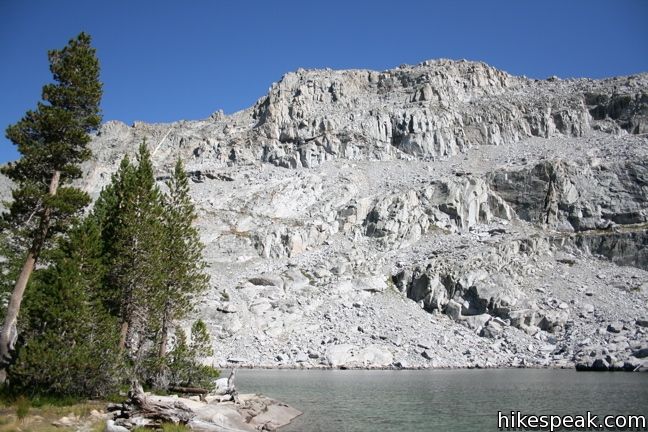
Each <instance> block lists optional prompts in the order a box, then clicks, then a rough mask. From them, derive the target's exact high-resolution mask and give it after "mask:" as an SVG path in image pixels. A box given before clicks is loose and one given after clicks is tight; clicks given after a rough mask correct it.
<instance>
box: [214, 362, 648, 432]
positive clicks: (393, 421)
mask: <svg viewBox="0 0 648 432" xmlns="http://www.w3.org/2000/svg"><path fill="white" fill-rule="evenodd" d="M223 376H226V375H225V374H224V375H223ZM236 381H237V382H236V384H237V387H238V389H239V391H240V392H241V393H262V394H264V395H266V396H269V397H272V398H275V399H279V400H281V401H283V402H285V403H287V404H289V405H291V406H294V407H295V408H297V409H299V410H300V411H303V412H304V415H302V416H301V417H299V418H297V419H295V420H294V421H293V422H292V423H291V424H290V425H288V426H286V427H285V428H282V429H281V432H297V431H299V432H383V431H385V432H391V431H393V432H410V431H411V432H420V431H439V432H453V431H456V432H459V431H465V432H475V431H496V430H498V429H497V412H498V411H502V412H505V413H508V414H509V415H510V411H520V412H522V413H523V414H561V415H565V414H569V415H585V414H586V411H591V412H592V413H594V414H597V415H600V416H603V415H616V414H641V415H644V416H647V417H648V373H621V372H617V373H601V372H575V371H572V370H531V369H512V370H432V371H360V370H245V369H242V370H239V371H237V377H236Z"/></svg>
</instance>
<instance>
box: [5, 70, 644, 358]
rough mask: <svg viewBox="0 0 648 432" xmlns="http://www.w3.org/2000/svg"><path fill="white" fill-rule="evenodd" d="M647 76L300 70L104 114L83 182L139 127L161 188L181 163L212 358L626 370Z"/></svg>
mask: <svg viewBox="0 0 648 432" xmlns="http://www.w3.org/2000/svg"><path fill="white" fill-rule="evenodd" d="M647 89H648V74H645V73H644V74H639V75H634V76H628V77H617V78H610V79H604V80H592V79H570V80H560V79H557V78H551V79H547V80H535V79H528V78H526V77H516V76H512V75H509V74H507V73H505V72H503V71H499V70H497V69H495V68H492V67H490V66H488V65H486V64H483V63H475V62H468V61H451V60H435V61H427V62H424V63H421V64H419V65H415V66H401V67H399V68H396V69H392V70H386V71H382V72H379V71H369V70H347V71H333V70H328V69H327V70H303V69H300V70H297V71H296V72H291V73H288V74H286V75H285V76H284V77H283V78H282V79H281V81H279V82H278V83H275V84H273V85H272V87H271V88H270V90H269V92H268V94H267V95H266V96H264V97H262V98H261V99H259V101H258V102H257V103H256V104H255V105H254V106H252V107H250V108H249V109H247V110H243V111H240V112H238V113H234V114H232V115H225V114H223V113H222V112H217V113H215V114H214V115H212V116H210V117H209V118H207V119H204V120H199V121H178V122H175V123H170V124H146V123H135V124H133V125H131V126H127V125H125V124H123V123H120V122H114V121H113V122H108V123H105V124H104V125H103V126H102V127H101V129H100V131H99V133H98V134H97V135H96V136H95V137H93V141H92V144H91V145H92V149H93V153H94V158H93V159H92V160H91V161H89V162H87V163H86V164H85V166H84V172H85V175H84V177H83V179H82V180H80V185H81V186H82V187H84V188H85V190H87V191H88V192H89V193H90V195H91V196H93V197H96V196H97V195H98V193H99V191H100V190H101V188H102V187H103V186H105V185H106V184H107V183H108V182H109V181H110V176H111V174H112V173H113V172H114V171H115V170H116V169H117V166H118V164H119V161H120V160H121V158H122V157H123V156H124V155H126V154H128V155H131V156H132V155H133V153H134V151H135V149H136V148H137V146H138V145H139V143H141V142H142V141H143V140H146V142H147V143H149V145H150V148H151V152H152V154H153V162H154V165H155V168H156V177H157V179H158V182H159V183H160V184H161V185H162V184H163V181H164V179H166V178H168V176H169V175H170V173H171V171H172V168H173V165H174V163H175V160H176V159H177V158H178V157H180V158H182V159H183V161H184V163H185V165H186V167H187V171H188V173H189V175H190V178H191V180H192V182H191V194H192V197H193V199H194V202H195V204H196V206H197V209H198V212H199V218H198V221H197V224H198V227H199V229H200V232H201V235H202V240H203V242H204V243H205V244H206V251H205V253H206V259H207V261H208V263H209V272H210V274H211V290H210V291H209V292H208V293H206V294H205V295H204V297H203V298H202V299H201V303H200V305H199V308H198V310H197V311H196V314H197V315H198V316H200V317H201V318H202V319H203V320H204V321H205V322H206V323H207V324H208V326H209V328H210V331H211V334H212V335H213V337H214V338H213V346H214V353H215V354H214V357H213V358H208V359H204V360H205V362H207V363H209V364H215V365H219V366H223V367H227V366H232V365H243V366H262V367H299V368H320V367H321V368H328V367H335V368H419V367H420V368H426V367H521V366H528V367H570V368H571V367H575V366H577V367H578V368H579V369H585V370H641V369H645V368H646V361H647V360H646V355H645V353H646V350H648V329H647V328H646V325H645V323H646V321H647V320H648V252H647V251H648V137H647V136H646V134H647V133H648V91H647ZM0 180H1V181H0V198H3V199H8V198H9V188H10V184H9V183H8V182H7V180H6V179H5V178H4V177H2V178H0Z"/></svg>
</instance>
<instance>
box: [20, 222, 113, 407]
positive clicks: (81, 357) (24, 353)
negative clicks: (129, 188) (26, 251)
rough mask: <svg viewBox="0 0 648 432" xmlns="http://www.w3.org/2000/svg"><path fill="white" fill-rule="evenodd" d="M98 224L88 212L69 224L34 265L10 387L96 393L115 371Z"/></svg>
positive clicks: (104, 389)
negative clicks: (41, 264) (46, 263)
mask: <svg viewBox="0 0 648 432" xmlns="http://www.w3.org/2000/svg"><path fill="white" fill-rule="evenodd" d="M99 236H100V232H99V227H98V226H97V224H96V223H95V222H94V220H93V219H92V218H88V219H86V220H85V221H84V222H83V223H82V224H80V225H79V226H77V227H76V228H74V229H72V230H71V231H70V233H69V239H68V240H65V241H63V242H62V244H61V246H60V248H59V249H57V250H55V251H54V253H53V264H52V265H51V266H50V267H49V268H47V269H42V270H39V271H37V272H36V273H35V274H34V278H33V281H32V286H33V288H31V289H30V291H29V292H28V293H27V295H26V296H25V304H24V310H23V316H24V317H25V319H24V324H23V327H24V329H23V331H22V333H21V340H22V341H23V343H20V344H19V345H18V348H17V353H18V356H17V360H16V362H15V364H13V365H11V366H10V367H9V369H8V372H9V382H10V384H11V386H12V388H14V389H16V390H19V391H21V392H28V393H31V394H38V393H41V394H58V395H74V396H100V395H104V394H106V393H108V392H110V391H112V390H114V389H115V386H116V385H117V384H118V382H119V381H118V380H119V377H120V374H119V373H118V369H119V367H120V361H119V354H118V350H117V339H118V332H117V323H116V320H115V319H114V318H113V317H111V316H110V315H109V314H108V311H107V310H106V309H105V307H104V305H103V302H102V301H101V298H100V296H99V294H100V293H101V283H102V278H103V274H104V271H105V266H104V264H103V260H102V251H101V241H100V237H99Z"/></svg>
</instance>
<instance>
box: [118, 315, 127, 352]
mask: <svg viewBox="0 0 648 432" xmlns="http://www.w3.org/2000/svg"><path fill="white" fill-rule="evenodd" d="M127 336H128V321H124V322H123V323H122V324H121V331H120V333H119V353H120V354H123V353H124V349H125V348H126V337H127Z"/></svg>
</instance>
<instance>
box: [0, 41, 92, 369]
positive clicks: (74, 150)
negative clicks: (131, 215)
mask: <svg viewBox="0 0 648 432" xmlns="http://www.w3.org/2000/svg"><path fill="white" fill-rule="evenodd" d="M48 57H49V61H50V70H51V72H52V75H53V77H54V81H55V82H54V83H51V84H47V85H45V86H44V87H43V92H42V99H43V101H42V102H39V103H38V106H37V108H36V110H35V111H28V112H27V113H26V114H25V116H24V117H23V118H22V119H21V120H20V121H19V122H18V123H16V124H14V125H11V126H9V127H8V128H7V138H9V139H10V140H11V141H12V142H13V143H14V144H16V145H17V146H18V150H19V151H20V153H21V158H20V160H18V161H17V162H15V163H10V164H9V165H7V166H6V167H5V168H3V170H2V171H3V173H4V174H5V175H7V177H9V178H10V179H11V180H13V181H14V182H15V183H16V185H17V186H16V188H15V189H14V190H13V202H12V204H11V207H10V209H9V210H10V211H9V214H7V215H4V218H5V222H6V223H7V224H8V225H9V226H10V227H12V228H13V229H15V230H17V231H19V232H20V234H21V236H22V238H23V239H25V242H24V243H25V245H24V247H25V249H26V258H25V260H24V264H23V266H22V269H21V272H20V274H19V276H18V278H17V279H16V282H15V285H14V288H13V291H12V294H11V298H10V300H9V304H8V306H7V310H6V313H5V319H4V325H3V327H2V331H1V332H0V380H4V373H5V368H6V366H7V365H8V364H9V363H10V361H11V350H12V348H13V344H14V343H15V340H16V338H17V321H18V314H19V312H20V306H21V303H22V299H23V296H24V293H25V289H26V288H27V283H28V281H29V278H30V276H31V274H32V272H33V270H34V268H35V266H36V262H37V261H38V259H39V257H40V256H41V253H42V250H43V248H44V247H45V245H46V244H47V242H48V241H49V240H50V239H51V238H52V235H53V234H55V233H56V232H62V231H65V229H66V227H67V226H69V224H70V217H73V216H74V215H76V214H78V212H79V210H80V209H82V208H83V207H84V206H85V205H87V204H88V202H89V197H88V196H87V194H85V193H84V192H82V191H81V190H79V189H77V188H73V187H71V186H69V184H70V182H71V181H72V180H74V179H75V178H78V177H79V176H80V175H81V170H80V169H79V164H80V163H81V162H83V161H85V160H88V159H89V158H90V150H89V149H88V147H87V145H88V143H89V142H90V136H89V133H90V132H93V131H95V130H96V129H97V128H98V126H99V124H100V122H101V115H100V109H99V102H100V100H101V95H102V84H101V82H100V81H99V61H98V60H97V57H96V55H95V50H94V48H92V47H91V40H90V36H88V35H87V34H85V33H81V34H79V35H78V36H77V37H76V38H74V39H72V40H70V42H69V43H68V45H67V46H65V47H64V48H63V49H61V50H52V51H50V52H49V53H48Z"/></svg>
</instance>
